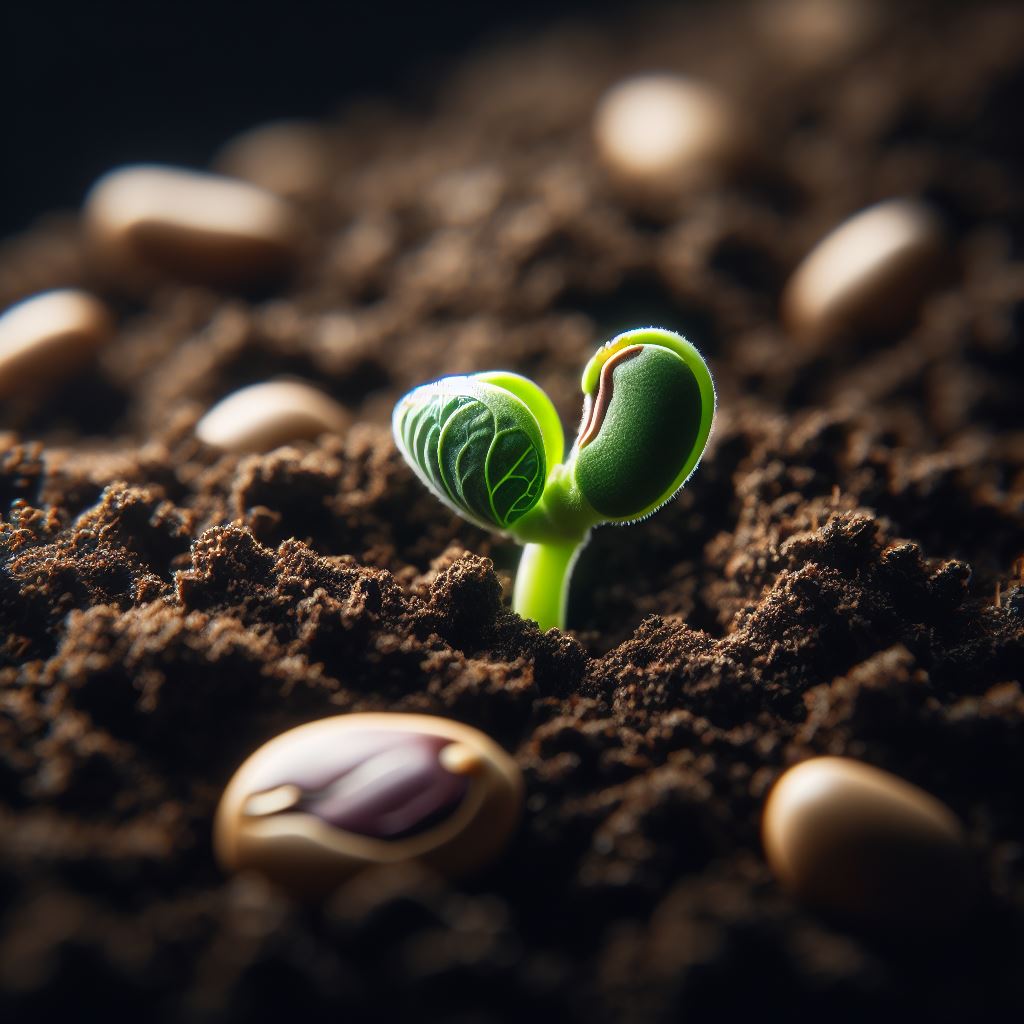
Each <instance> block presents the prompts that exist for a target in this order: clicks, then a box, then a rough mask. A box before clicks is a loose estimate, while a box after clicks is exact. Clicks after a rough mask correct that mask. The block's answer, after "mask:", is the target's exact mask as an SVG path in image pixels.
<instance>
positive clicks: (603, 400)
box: [578, 345, 644, 448]
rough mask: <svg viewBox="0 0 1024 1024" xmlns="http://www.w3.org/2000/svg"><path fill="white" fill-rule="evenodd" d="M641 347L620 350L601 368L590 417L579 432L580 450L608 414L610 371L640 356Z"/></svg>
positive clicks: (599, 430) (599, 429)
mask: <svg viewBox="0 0 1024 1024" xmlns="http://www.w3.org/2000/svg"><path fill="white" fill-rule="evenodd" d="M643 349H644V347H643V345H630V346H629V348H624V349H621V350H620V351H618V352H616V353H615V355H613V356H612V357H611V358H610V359H609V360H608V362H607V363H605V364H604V366H602V367H601V376H600V378H599V379H598V384H597V398H596V399H595V400H594V404H593V405H592V406H591V408H590V416H589V418H588V419H587V423H586V426H585V427H584V428H583V430H582V431H581V432H580V437H579V441H578V446H579V447H580V448H586V446H587V445H588V444H590V442H591V441H593V440H594V438H595V437H597V435H598V434H599V433H600V432H601V425H602V424H603V423H604V418H605V415H606V414H607V412H608V406H609V405H610V404H611V400H612V390H613V388H614V384H613V382H612V371H613V370H614V369H615V367H616V366H618V365H619V364H620V363H624V362H626V360H627V359H632V358H633V357H634V356H638V355H640V353H641V352H642V351H643Z"/></svg>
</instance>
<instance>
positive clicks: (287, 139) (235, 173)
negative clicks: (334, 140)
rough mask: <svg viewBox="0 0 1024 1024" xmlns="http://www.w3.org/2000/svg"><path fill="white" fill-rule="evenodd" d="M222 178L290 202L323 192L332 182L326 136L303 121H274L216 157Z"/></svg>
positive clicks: (241, 137) (236, 140)
mask: <svg viewBox="0 0 1024 1024" xmlns="http://www.w3.org/2000/svg"><path fill="white" fill-rule="evenodd" d="M213 165H214V167H215V168H216V169H217V170H218V171H219V172H220V173H222V174H227V175H230V176H232V177H234V178H240V179H242V180H243V181H248V182H250V183H251V184H253V185H258V186H259V187H260V188H265V189H266V190H267V191H268V192H273V193H275V194H276V195H279V196H284V197H286V198H289V199H292V198H299V197H303V196H308V195H310V194H311V193H314V192H317V191H319V190H320V189H321V188H323V187H324V186H325V185H326V184H327V183H328V181H329V179H330V161H329V154H328V147H327V143H326V140H325V139H324V136H323V133H322V132H321V131H320V130H319V129H318V128H316V127H315V126H313V125H311V124H306V123H304V122H301V121H274V122H272V123H270V124H264V125H259V126H258V127H256V128H252V129H250V130H249V131H247V132H244V133H243V134H241V135H238V136H236V137H235V138H234V139H231V140H230V141H229V142H228V143H227V144H226V145H225V146H224V147H223V148H222V149H221V150H220V152H219V153H218V154H217V155H216V157H215V158H214V160H213Z"/></svg>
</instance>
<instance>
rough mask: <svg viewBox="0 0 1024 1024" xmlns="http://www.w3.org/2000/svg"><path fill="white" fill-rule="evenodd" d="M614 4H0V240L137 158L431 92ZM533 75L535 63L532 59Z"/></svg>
mask: <svg viewBox="0 0 1024 1024" xmlns="http://www.w3.org/2000/svg"><path fill="white" fill-rule="evenodd" d="M616 9H619V10H621V4H616V3H613V2H610V0H589V2H584V0H559V2H558V3H551V2H547V3H545V2H543V0H519V2H517V3H515V4H501V3H498V4H493V3H480V4H476V5H473V4H470V3H455V2H445V0H442V2H433V3H426V2H425V3H420V4H411V3H410V4H395V3H387V2H385V3H375V2H372V0H370V2H365V3H333V4H327V3H325V4H319V5H316V4H295V3H292V4H284V3H282V4H280V5H278V6H274V7H270V6H269V5H251V4H246V3H231V4H227V3H223V4H217V3H207V4H202V3H199V2H196V0H182V2H179V3H164V2H149V3H140V2H135V3H126V2H114V3H87V2H77V3H70V2H69V3H39V2H33V0H2V2H0V96H2V97H3V99H2V101H0V102H2V104H3V105H2V108H0V109H2V110H3V118H4V122H5V123H4V144H3V146H2V148H0V184H2V187H0V237H3V236H6V235H9V234H11V233H12V232H15V231H20V230H22V229H23V228H25V227H27V226H28V225H29V224H30V223H32V221H34V220H35V219H36V218H37V217H38V216H39V215H40V214H42V213H45V212H47V211H50V210H53V209H57V208H74V207H77V206H78V204H79V203H80V202H81V199H82V196H83V195H84V193H85V191H86V189H87V188H88V187H89V185H90V184H91V183H92V181H93V180H95V178H97V177H98V176H99V175H100V174H101V173H103V172H104V171H105V170H107V169H108V168H110V167H112V166H115V165H117V164H119V163H124V162H128V161H137V160H142V161H150V160H151V161H159V162H167V163H180V164H186V165H189V164H191V165H197V166H201V165H203V164H205V163H206V162H207V161H208V159H209V157H210V156H211V154H212V153H213V152H214V151H215V150H216V149H217V147H218V146H219V145H220V144H221V143H222V142H224V141H226V139H227V138H228V137H230V136H231V135H232V134H234V133H236V132H238V131H240V130H243V129H245V128H248V127H250V126H251V125H253V124H256V123H259V122H262V121H266V120H272V119H275V118H280V117H294V116H298V117H302V116H320V115H324V114H329V113H330V112H331V111H332V110H334V109H335V108H337V107H338V106H339V105H340V104H341V103H342V102H344V101H345V100H346V99H350V98H355V97H358V96H363V95H379V94H388V95H395V94H401V95H402V96H403V97H404V98H406V99H410V100H412V101H415V100H417V99H425V98H428V97H429V94H430V91H431V88H432V86H433V84H434V83H435V82H436V81H437V80H438V75H439V73H440V71H441V69H442V68H443V67H444V65H445V64H446V63H448V62H450V61H451V60H452V59H453V58H455V57H458V56H459V55H460V54H463V53H465V52H467V51H468V50H470V49H472V48H473V47H474V46H475V45H478V44H479V43H481V42H483V41H485V40H487V39H489V38H493V37H500V36H502V35H505V34H508V33H520V32H528V31H532V30H534V29H537V28H540V27H542V26H544V25H546V24H549V23H551V22H552V21H555V20H559V19H562V18H566V17H572V16H577V17H589V18H594V17H600V16H601V15H603V14H605V13H607V12H609V11H612V10H616ZM524 73H528V69H524Z"/></svg>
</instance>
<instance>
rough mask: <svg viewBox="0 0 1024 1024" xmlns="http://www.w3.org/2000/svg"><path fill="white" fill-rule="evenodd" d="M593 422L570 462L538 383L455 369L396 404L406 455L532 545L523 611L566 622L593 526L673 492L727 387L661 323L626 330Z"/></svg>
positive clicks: (603, 361)
mask: <svg viewBox="0 0 1024 1024" xmlns="http://www.w3.org/2000/svg"><path fill="white" fill-rule="evenodd" d="M582 383H583V419H582V421H581V423H580V429H579V434H578V435H577V437H576V441H575V443H574V444H573V446H572V450H571V451H570V452H569V455H568V457H567V458H566V459H565V461H564V462H563V460H562V456H563V453H564V444H565V442H564V438H563V434H562V424H561V423H560V421H559V419H558V413H557V412H556V411H555V407H554V405H553V404H552V403H551V399H550V398H548V396H547V395H546V394H545V393H544V392H543V391H542V390H541V389H540V388H539V387H538V386H537V385H536V384H534V383H533V381H531V380H527V378H525V377H521V376H519V374H516V373H508V372H505V371H501V370H498V371H494V372H489V373H474V374H472V375H470V376H460V377H443V378H442V379H441V380H438V381H435V382H434V383H432V384H424V385H423V386H421V387H418V388H414V389H413V390H412V391H410V392H409V394H407V395H406V396H405V397H404V398H403V399H402V400H401V401H400V402H399V403H398V405H397V406H396V407H395V412H394V416H393V418H392V427H393V429H394V434H395V442H396V443H397V445H398V448H399V450H400V451H401V453H402V455H403V456H405V459H406V461H407V462H408V463H409V465H410V466H411V467H412V468H413V470H414V471H415V473H416V475H417V476H418V477H419V478H420V480H422V481H423V483H424V484H426V486H427V487H428V488H430V490H431V491H433V493H434V494H435V495H436V496H437V497H438V498H439V499H440V500H441V501H443V502H444V503H445V504H446V505H447V506H448V507H449V508H451V509H453V510H454V511H455V512H457V513H458V514H459V515H460V516H462V517H463V518H464V519H467V520H468V521H469V522H471V523H475V524H476V525H477V526H481V527H483V528H484V529H485V530H490V531H492V532H495V533H499V534H502V535H504V536H508V537H511V538H512V539H514V540H517V541H519V542H520V543H521V544H524V545H525V547H524V549H523V555H522V560H521V561H520V563H519V572H518V574H517V576H516V584H515V590H514V592H513V597H512V606H513V608H514V609H515V610H516V611H517V612H518V613H519V614H520V615H522V616H523V617H524V618H528V619H535V620H536V621H537V623H538V624H539V625H540V627H541V629H549V628H550V627H551V626H557V627H558V628H560V629H561V628H564V625H565V609H566V603H567V600H568V594H569V580H570V578H571V576H572V570H573V567H574V566H575V564H576V559H577V558H578V557H579V553H580V551H581V550H582V548H583V547H584V545H585V544H586V543H587V540H588V538H589V536H590V531H591V529H592V528H593V527H595V526H599V525H601V524H602V523H635V522H637V521H639V520H641V519H645V518H646V517H647V516H649V515H651V514H652V513H653V512H656V511H657V510H658V509H659V508H661V506H662V505H664V504H666V503H667V502H669V501H670V500H671V499H672V498H673V497H675V495H676V493H677V492H678V491H679V490H680V488H681V487H682V486H683V484H685V483H686V481H687V479H689V477H690V475H691V474H692V473H693V471H694V470H695V469H696V468H697V463H698V461H699V460H700V457H701V455H702V454H703V452H704V447H705V445H706V444H707V441H708V436H709V435H710V433H711V421H712V419H713V418H714V414H715V387H714V383H713V382H712V380H711V373H710V372H709V371H708V367H707V364H706V363H705V362H704V360H703V358H701V355H700V353H699V352H698V351H697V350H696V349H695V348H694V347H693V345H691V344H690V342H688V341H687V340H686V339H685V338H683V337H682V336H681V335H679V334H676V333H674V332H673V331H667V330H662V329H660V328H656V327H644V328H638V329H636V330H632V331H626V332H625V333H624V334H620V335H618V336H617V337H615V338H613V339H612V340H611V341H609V342H608V343H607V344H606V345H603V346H602V347H601V348H600V349H599V350H598V351H597V352H596V353H595V355H594V356H593V358H592V359H591V360H590V362H588V363H587V366H586V369H584V371H583V382H582Z"/></svg>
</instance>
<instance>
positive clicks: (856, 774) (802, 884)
mask: <svg viewBox="0 0 1024 1024" xmlns="http://www.w3.org/2000/svg"><path fill="white" fill-rule="evenodd" d="M762 835H763V839H764V848H765V854H766V856H767V859H768V863H769V865H770V866H771V868H772V871H773V872H774V873H775V875H776V877H777V878H778V879H779V881H780V882H781V883H782V885H783V886H784V887H785V888H786V889H788V890H789V891H790V892H791V893H792V894H793V895H794V896H795V897H796V898H797V899H799V900H800V901H801V902H803V903H806V904H808V905H809V906H811V907H814V908H816V909H818V910H821V911H825V912H831V913H834V914H838V915H839V916H841V917H843V918H846V919H849V920H855V921H860V922H867V923H871V924H875V925H881V926H885V927H890V926H899V927H909V928H924V927H928V926H936V925H949V924H952V923H954V922H955V921H957V920H958V919H960V918H962V916H963V915H964V914H965V913H966V912H967V911H968V910H969V909H970V907H971V904H972V899H973V897H974V896H975V884H974V883H975V879H974V872H973V867H972V864H971V861H970V857H969V854H968V849H967V845H966V842H965V839H964V834H963V829H962V828H961V826H960V823H959V821H957V819H956V817H955V816H954V814H953V812H952V811H950V810H949V808H948V807H946V806H945V805H944V804H943V803H941V802H940V801H938V800H936V799H935V798H934V797H933V796H930V795H929V794H928V793H926V792H924V790H922V789H919V788H918V787H917V786H914V785H912V784H911V783H909V782H906V781H904V780H903V779H900V778H897V777H896V776H895V775H891V774H890V773H889V772H885V771H882V770H880V769H878V768H873V767H872V766H871V765H867V764H863V763H861V762H859V761H854V760H850V759H848V758H843V757H816V758H812V759H811V760H809V761H804V762H803V763H802V764H799V765H797V766H796V767H795V768H791V769H790V770H789V771H787V772H786V773H785V774H784V775H783V776H782V777H781V778H780V779H779V781H778V782H777V783H776V784H775V787H774V788H773V789H772V791H771V793H770V795H769V797H768V802H767V804H766V805H765V809H764V818H763V823H762Z"/></svg>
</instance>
